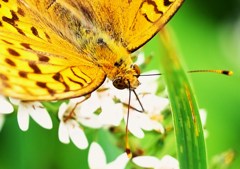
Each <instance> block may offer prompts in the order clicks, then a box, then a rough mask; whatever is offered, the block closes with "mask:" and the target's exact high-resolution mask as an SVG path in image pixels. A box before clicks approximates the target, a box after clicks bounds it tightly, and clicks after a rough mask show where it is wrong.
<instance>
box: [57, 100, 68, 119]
mask: <svg viewBox="0 0 240 169" xmlns="http://www.w3.org/2000/svg"><path fill="white" fill-rule="evenodd" d="M67 108H68V105H67V104H66V103H62V104H61V105H60V106H59V109H58V119H59V120H63V116H64V113H65V112H66V110H67Z"/></svg>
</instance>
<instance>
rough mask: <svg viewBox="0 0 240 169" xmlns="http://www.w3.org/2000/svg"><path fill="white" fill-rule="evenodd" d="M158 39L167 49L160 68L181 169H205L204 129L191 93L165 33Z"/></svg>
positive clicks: (173, 48) (164, 31)
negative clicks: (166, 92) (164, 83)
mask: <svg viewBox="0 0 240 169" xmlns="http://www.w3.org/2000/svg"><path fill="white" fill-rule="evenodd" d="M160 37H161V41H162V43H163V46H164V47H165V50H166V51H165V52H166V54H165V55H162V56H161V69H162V71H163V74H164V79H165V82H166V85H167V88H168V94H169V98H170V102H171V108H172V112H173V121H174V130H175V136H176V141H177V155H178V160H179V163H180V168H181V169H207V161H206V149H205V140H204V135H203V128H202V125H201V120H200V115H199V110H198V106H197V103H196V100H195V97H194V94H193V91H192V89H191V86H190V84H189V82H188V79H187V76H186V74H185V71H184V69H183V68H182V66H181V63H180V61H179V59H178V57H177V53H176V51H175V47H174V45H173V44H172V42H171V40H170V36H169V34H168V32H167V31H166V30H163V31H161V33H160Z"/></svg>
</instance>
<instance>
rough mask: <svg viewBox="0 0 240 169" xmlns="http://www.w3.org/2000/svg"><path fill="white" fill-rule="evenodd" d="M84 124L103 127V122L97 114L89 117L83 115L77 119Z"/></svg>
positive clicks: (91, 126)
mask: <svg viewBox="0 0 240 169" xmlns="http://www.w3.org/2000/svg"><path fill="white" fill-rule="evenodd" d="M77 121H78V122H80V123H81V124H82V125H84V126H87V127H90V128H100V127H102V123H101V121H100V120H99V117H98V116H97V115H95V114H93V115H91V116H89V117H81V118H78V119H77Z"/></svg>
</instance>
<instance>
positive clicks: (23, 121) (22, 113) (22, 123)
mask: <svg viewBox="0 0 240 169" xmlns="http://www.w3.org/2000/svg"><path fill="white" fill-rule="evenodd" d="M28 111H29V110H28V108H27V107H25V105H23V104H21V105H19V107H18V113H17V120H18V125H19V128H20V129H21V130H22V131H27V130H28V127H29V114H28Z"/></svg>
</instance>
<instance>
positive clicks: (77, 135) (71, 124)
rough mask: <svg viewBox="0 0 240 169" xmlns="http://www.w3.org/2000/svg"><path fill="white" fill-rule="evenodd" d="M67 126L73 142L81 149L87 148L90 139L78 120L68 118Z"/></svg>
mask: <svg viewBox="0 0 240 169" xmlns="http://www.w3.org/2000/svg"><path fill="white" fill-rule="evenodd" d="M67 127H68V132H69V136H70V138H71V140H72V142H73V144H75V146H77V147H78V148H79V149H86V148H87V147H88V140H87V137H86V135H85V133H84V132H83V130H82V129H81V128H80V126H79V125H78V124H77V122H76V121H74V120H68V121H67Z"/></svg>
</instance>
